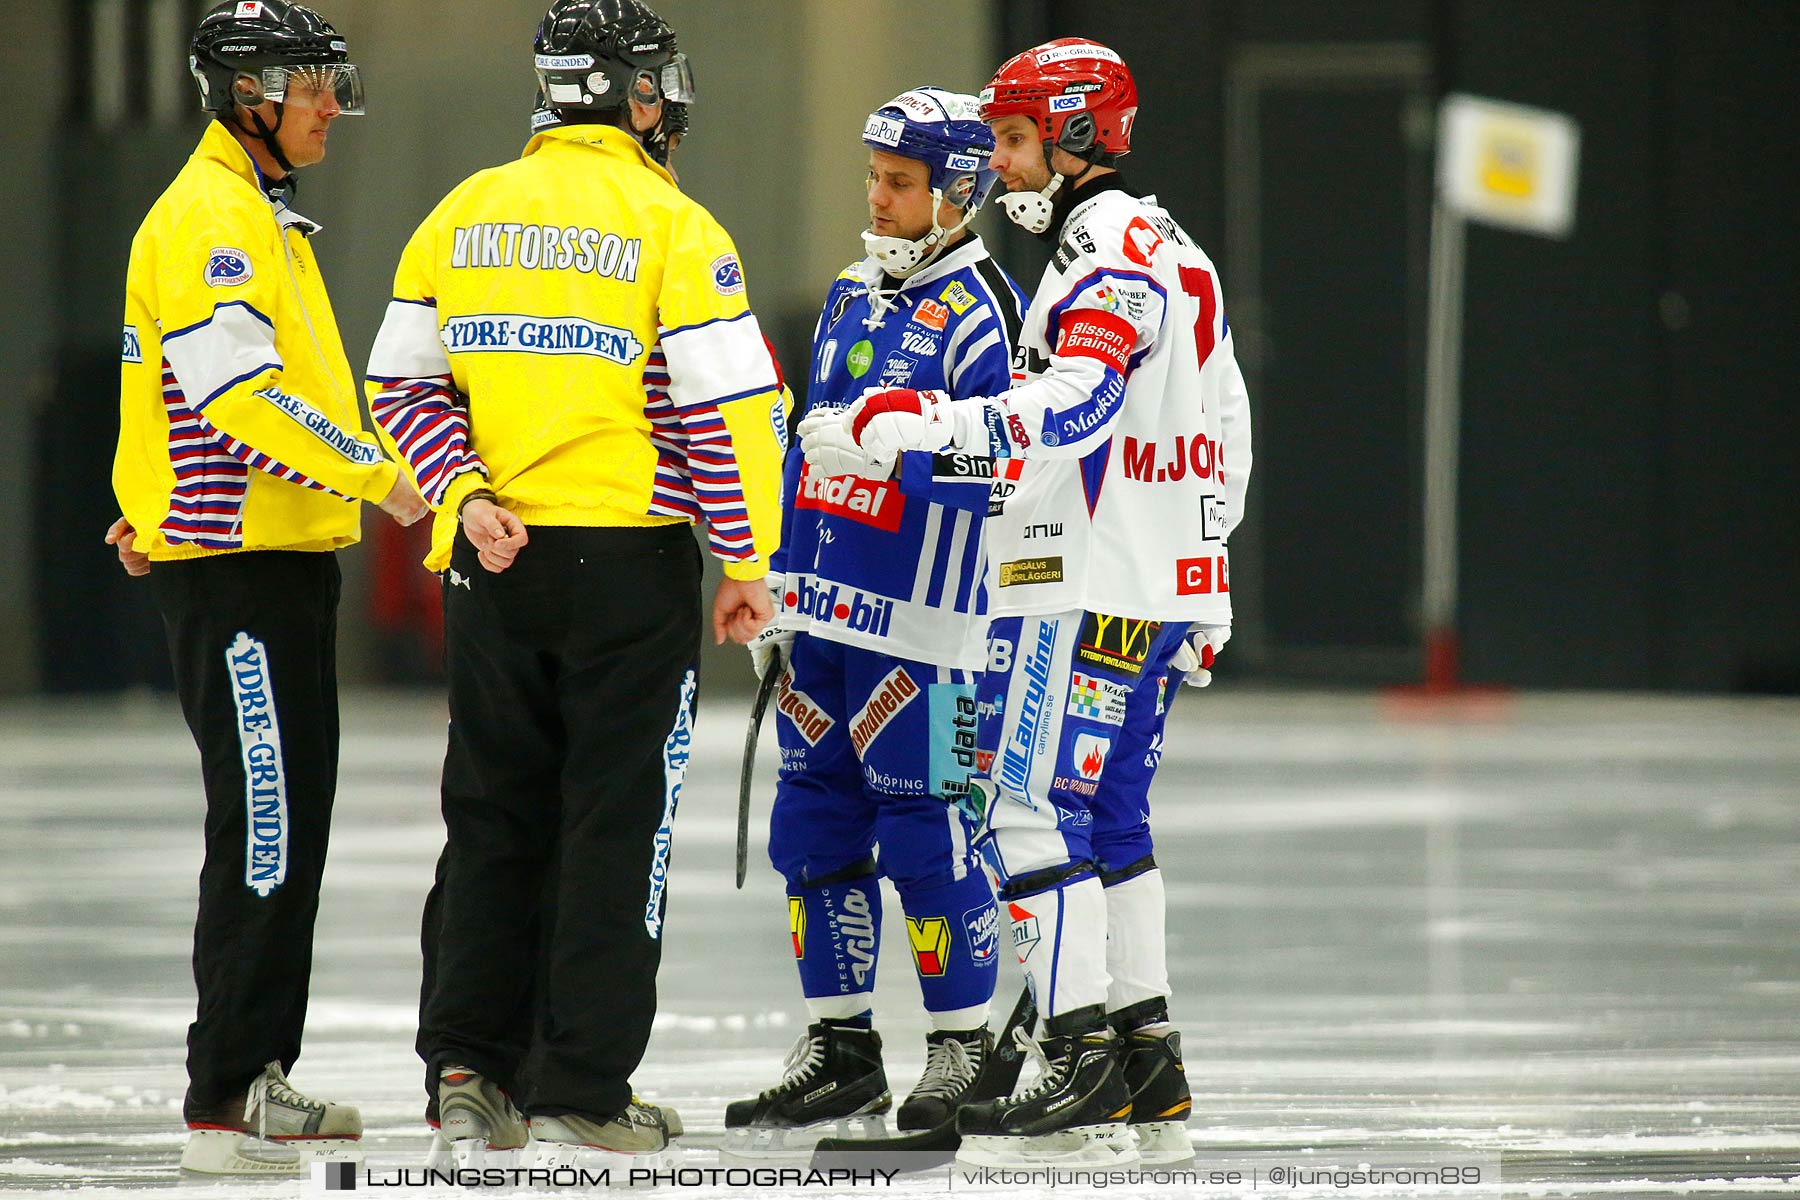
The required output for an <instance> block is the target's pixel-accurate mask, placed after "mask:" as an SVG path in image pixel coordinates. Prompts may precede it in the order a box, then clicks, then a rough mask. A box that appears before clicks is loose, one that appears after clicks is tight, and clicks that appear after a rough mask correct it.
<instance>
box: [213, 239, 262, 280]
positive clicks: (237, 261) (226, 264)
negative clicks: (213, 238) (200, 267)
mask: <svg viewBox="0 0 1800 1200" xmlns="http://www.w3.org/2000/svg"><path fill="white" fill-rule="evenodd" d="M252 273H253V272H252V271H251V269H250V256H249V255H248V254H245V253H244V252H243V251H242V250H239V249H238V248H237V247H235V246H214V247H213V248H212V254H211V255H210V256H209V257H208V258H207V260H206V286H207V287H236V286H237V285H238V284H240V283H244V282H246V281H247V280H248V279H249V278H250V276H251V274H252Z"/></svg>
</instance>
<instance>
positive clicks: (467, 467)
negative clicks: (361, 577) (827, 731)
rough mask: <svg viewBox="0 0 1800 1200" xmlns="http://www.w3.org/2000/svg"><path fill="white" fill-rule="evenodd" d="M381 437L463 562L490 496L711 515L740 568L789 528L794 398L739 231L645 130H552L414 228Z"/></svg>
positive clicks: (546, 504)
mask: <svg viewBox="0 0 1800 1200" xmlns="http://www.w3.org/2000/svg"><path fill="white" fill-rule="evenodd" d="M367 390H368V397H369V408H370V412H371V413H372V414H373V415H374V417H375V421H376V425H377V427H378V429H379V430H380V433H381V436H382V437H383V439H384V440H385V441H386V442H387V444H388V445H389V446H390V447H391V448H392V449H393V451H394V453H395V455H396V457H398V458H400V459H401V461H402V462H403V464H404V465H405V468H406V470H407V471H408V473H409V474H410V475H411V476H412V478H413V479H414V480H415V481H416V483H417V484H418V488H419V492H420V494H421V495H422V496H424V497H425V500H426V502H427V503H429V504H430V505H431V506H432V507H433V508H435V509H437V511H438V515H437V521H436V525H435V527H434V529H433V539H432V549H431V553H430V555H429V556H428V557H427V559H426V565H427V566H429V567H431V568H432V569H433V570H442V569H443V568H444V567H445V566H447V565H448V564H449V558H450V547H451V543H452V541H453V540H454V537H455V533H456V512H457V508H458V506H459V505H460V503H461V502H462V500H463V499H464V498H465V497H466V496H467V495H468V494H469V493H470V492H472V491H474V490H476V489H478V488H488V489H491V490H493V491H495V492H496V493H498V495H499V497H500V500H501V503H503V504H504V505H505V506H506V507H507V508H509V509H511V510H512V511H513V512H514V513H516V514H517V515H518V516H519V518H520V519H521V520H523V521H524V522H525V524H526V525H527V526H528V527H529V526H531V525H582V526H597V525H609V526H618V525H660V524H672V523H676V522H681V521H692V522H695V523H704V524H705V525H706V526H707V533H708V541H709V543H710V546H711V549H712V552H713V554H714V555H715V556H717V557H718V558H720V559H721V560H723V562H724V564H725V571H726V574H727V575H729V576H731V577H732V578H735V579H756V578H760V577H761V576H762V575H763V574H764V573H765V572H766V571H767V564H768V560H769V557H770V555H771V554H772V553H773V552H774V550H775V547H776V545H777V544H778V539H779V536H780V483H781V455H782V452H783V449H784V447H785V440H786V436H787V430H786V411H787V410H786V404H785V401H784V389H783V387H782V384H781V381H780V378H779V373H778V371H777V369H776V367H775V364H774V359H773V356H772V355H771V354H770V352H769V350H768V346H767V343H766V342H765V341H764V339H763V336H762V332H761V330H760V329H759V328H758V326H757V323H756V317H755V316H754V315H753V314H752V313H751V311H750V307H749V304H748V301H747V300H746V298H745V295H744V277H743V270H742V268H741V266H740V265H739V263H738V258H737V251H736V249H735V248H734V247H733V245H732V243H731V239H730V237H729V236H728V235H727V234H726V233H725V231H724V230H723V229H722V228H720V226H719V224H718V222H717V221H715V220H713V218H712V216H711V215H710V214H709V213H707V211H706V210H705V209H704V208H703V207H701V206H700V205H699V204H698V203H696V202H695V201H693V200H692V199H690V198H689V197H687V196H685V195H683V194H682V193H681V192H680V190H679V189H677V188H676V187H675V185H674V181H673V180H672V179H671V178H670V177H669V175H668V173H667V172H666V171H664V170H663V169H662V168H661V167H659V166H657V165H656V164H655V163H654V162H652V161H651V160H650V159H649V158H648V157H647V156H646V155H645V154H644V152H643V150H642V148H641V147H640V146H639V145H638V143H637V141H636V139H634V138H632V137H631V136H630V135H629V134H627V133H626V132H624V131H623V130H621V129H616V128H613V127H611V126H602V125H569V126H562V127H559V128H554V129H550V130H546V131H544V132H542V133H539V134H538V135H537V136H535V137H533V138H532V139H531V141H530V142H529V143H528V144H527V145H526V147H525V153H524V155H523V156H522V157H521V158H519V159H518V160H517V161H515V162H511V163H507V164H505V165H503V166H499V167H494V168H490V169H488V170H485V171H480V172H478V173H476V174H475V175H473V176H471V177H470V178H468V179H467V180H465V181H464V182H463V183H461V184H460V185H458V186H457V187H456V188H455V189H454V190H453V191H452V192H451V193H450V194H449V195H448V196H446V197H445V198H444V200H443V201H442V202H440V203H439V204H438V206H437V208H436V209H435V210H434V211H433V212H432V213H431V215H430V216H428V217H427V218H426V219H425V221H424V223H423V224H422V225H420V226H419V228H418V231H417V232H415V233H414V234H413V237H412V239H411V241H410V242H409V243H408V244H407V247H406V250H405V252H404V253H403V254H402V256H401V259H400V267H399V270H398V271H397V272H396V273H395V277H394V295H393V300H392V302H391V303H390V304H389V306H388V312H387V317H386V319H385V320H384V321H383V323H382V327H381V332H380V333H379V335H377V337H376V339H375V346H374V349H373V350H372V351H371V353H370V356H369V381H368V385H367Z"/></svg>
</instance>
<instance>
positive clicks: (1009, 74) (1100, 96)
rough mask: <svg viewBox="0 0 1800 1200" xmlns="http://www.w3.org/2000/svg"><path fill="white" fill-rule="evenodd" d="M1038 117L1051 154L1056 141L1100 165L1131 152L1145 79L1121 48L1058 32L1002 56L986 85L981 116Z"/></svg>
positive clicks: (1046, 153) (990, 118)
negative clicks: (1137, 78) (1136, 78)
mask: <svg viewBox="0 0 1800 1200" xmlns="http://www.w3.org/2000/svg"><path fill="white" fill-rule="evenodd" d="M1011 116H1024V117H1030V118H1032V119H1033V120H1034V121H1036V122H1037V126H1038V131H1039V136H1040V137H1041V138H1042V139H1043V141H1044V157H1045V158H1046V159H1048V158H1049V156H1050V148H1051V147H1052V146H1054V147H1056V148H1057V149H1060V150H1066V151H1068V152H1069V153H1070V154H1073V155H1074V156H1075V157H1076V158H1079V159H1083V160H1084V161H1086V162H1090V163H1095V164H1097V165H1099V166H1110V165H1112V163H1114V162H1115V161H1117V160H1118V159H1121V158H1123V157H1124V156H1125V155H1127V154H1129V153H1130V152H1131V122H1132V120H1133V119H1134V118H1135V117H1136V116H1137V84H1136V83H1135V82H1133V80H1132V78H1131V71H1130V69H1129V68H1127V67H1126V65H1125V60H1124V59H1122V58H1120V57H1119V55H1118V53H1117V52H1116V51H1114V50H1111V49H1108V48H1107V47H1105V46H1102V45H1101V44H1100V43H1099V42H1094V41H1089V40H1088V39H1087V38H1072V37H1071V38H1057V39H1056V40H1055V41H1053V42H1045V43H1044V44H1043V45H1041V46H1033V47H1032V48H1031V49H1029V50H1027V51H1025V52H1024V53H1023V54H1016V55H1014V56H1013V57H1012V58H1009V59H1007V60H1006V62H1005V63H1003V64H1001V67H1000V69H999V70H998V71H996V72H994V78H993V79H992V80H990V81H989V82H988V85H987V87H985V88H983V89H982V91H981V119H982V120H983V121H990V122H991V121H996V120H998V119H999V118H1001V117H1011Z"/></svg>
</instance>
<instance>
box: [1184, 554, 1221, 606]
mask: <svg viewBox="0 0 1800 1200" xmlns="http://www.w3.org/2000/svg"><path fill="white" fill-rule="evenodd" d="M1230 590H1231V585H1230V583H1229V582H1228V581H1227V579H1226V577H1225V556H1224V555H1223V554H1221V555H1219V556H1217V557H1216V558H1210V557H1209V558H1178V559H1176V560H1175V594H1176V595H1177V596H1210V595H1212V594H1213V593H1215V592H1217V593H1219V594H1221V595H1223V594H1224V593H1226V592H1229V591H1230Z"/></svg>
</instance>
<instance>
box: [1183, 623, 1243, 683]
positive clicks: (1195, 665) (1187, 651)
mask: <svg viewBox="0 0 1800 1200" xmlns="http://www.w3.org/2000/svg"><path fill="white" fill-rule="evenodd" d="M1230 640H1231V626H1229V625H1196V626H1194V628H1193V630H1192V631H1191V632H1190V633H1189V634H1188V635H1187V637H1186V638H1184V639H1182V643H1181V645H1180V646H1179V647H1178V648H1177V649H1176V651H1175V656H1174V657H1173V658H1171V659H1170V660H1169V670H1171V671H1181V672H1184V673H1185V674H1186V675H1187V678H1186V679H1184V680H1182V682H1183V683H1191V684H1193V685H1194V686H1195V687H1205V686H1206V685H1207V684H1209V683H1211V682H1212V665H1213V659H1214V658H1216V657H1217V656H1218V653H1219V651H1221V650H1223V649H1224V648H1225V643H1226V642H1229V641H1230Z"/></svg>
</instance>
